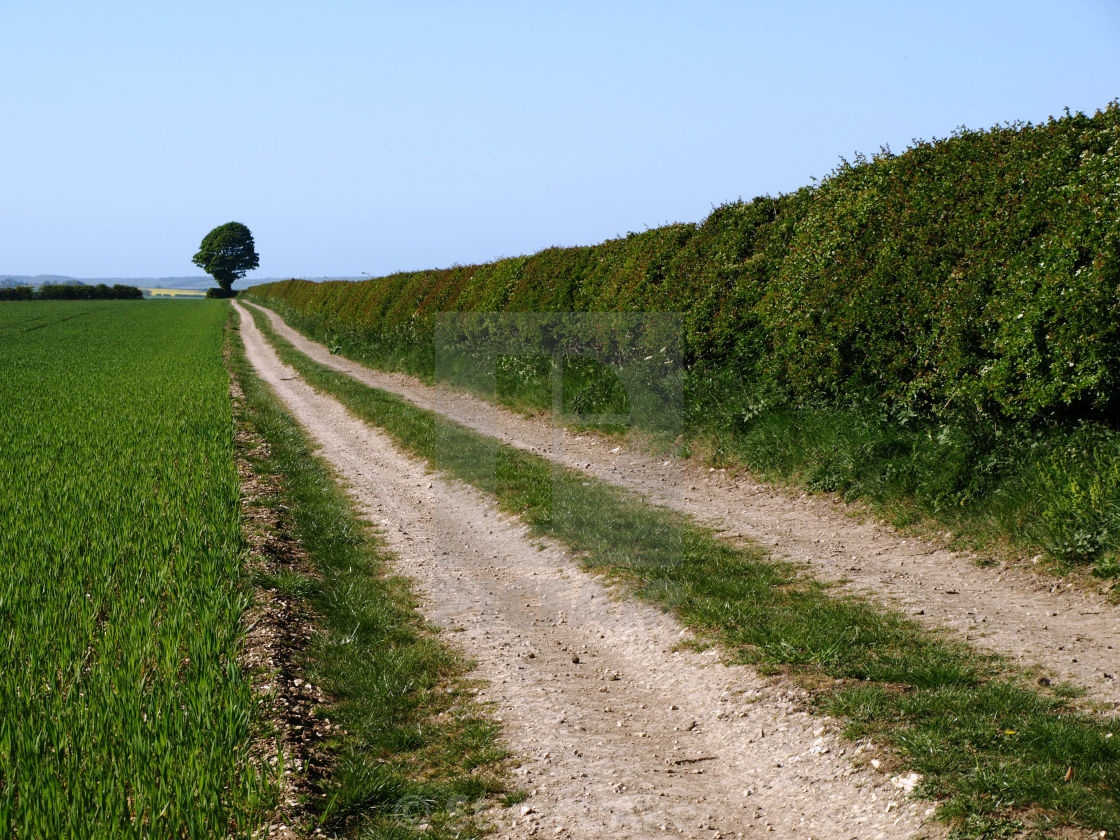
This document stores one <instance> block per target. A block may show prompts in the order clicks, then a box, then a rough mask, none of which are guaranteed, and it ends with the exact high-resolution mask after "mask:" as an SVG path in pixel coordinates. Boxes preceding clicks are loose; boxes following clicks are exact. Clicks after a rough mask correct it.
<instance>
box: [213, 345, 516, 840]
mask: <svg viewBox="0 0 1120 840" xmlns="http://www.w3.org/2000/svg"><path fill="white" fill-rule="evenodd" d="M233 342H234V351H235V352H234V353H233V359H232V363H233V368H234V372H235V374H236V376H237V378H238V380H239V381H240V382H241V385H242V388H243V390H244V392H245V399H246V405H247V407H248V409H249V415H250V420H251V422H252V424H253V426H254V427H255V428H256V430H257V431H258V432H259V433H260V435H261V436H262V437H263V438H264V439H265V441H267V443H268V446H269V449H270V456H269V458H268V460H267V462H258V463H257V464H255V465H254V466H255V468H256V469H258V470H262V471H266V472H269V473H271V474H274V475H277V476H278V477H279V478H280V482H279V484H280V486H281V487H282V493H281V495H282V498H280V499H275V500H274V503H275V504H280V503H283V504H284V505H286V506H287V507H288V509H289V511H288V512H289V515H290V516H291V519H292V521H293V522H294V525H295V530H296V536H297V537H298V539H299V541H300V544H301V546H302V548H303V549H304V551H306V552H307V555H308V558H309V560H310V561H311V563H312V565H313V566H314V568H315V569H316V571H317V574H316V575H315V576H310V575H302V574H299V573H296V572H284V573H281V574H278V575H276V576H275V577H274V578H273V579H270V580H263V581H261V583H262V585H266V586H269V587H272V588H276V589H277V590H279V591H281V592H284V593H285V594H287V595H288V596H289V597H291V598H294V599H303V600H305V601H306V602H307V603H309V604H310V606H311V607H312V609H313V610H314V611H315V612H316V613H317V614H318V615H320V616H321V617H322V624H321V627H320V629H321V633H319V634H318V635H317V637H316V639H315V640H314V642H313V643H312V646H311V649H310V650H309V651H308V652H307V655H306V663H305V665H306V669H307V676H308V678H309V679H310V680H313V681H314V682H315V683H316V684H318V685H320V686H321V687H322V688H323V689H325V690H326V692H327V693H328V695H329V696H330V697H331V698H332V701H331V702H330V703H328V705H327V707H326V713H327V714H328V716H329V717H330V719H331V720H332V722H334V723H335V724H336V725H337V726H338V727H339V729H338V730H337V732H338V733H340V734H338V735H337V737H336V739H335V740H334V741H333V743H331V745H330V746H331V750H332V753H333V756H334V771H333V773H332V774H331V776H330V777H329V778H327V779H325V780H320V781H319V782H318V786H319V788H320V789H319V794H320V801H319V802H313V803H311V808H310V810H311V811H312V812H313V813H314V814H316V819H317V821H318V822H319V824H320V825H323V826H325V827H327V828H329V829H330V830H332V831H337V832H341V833H342V834H344V835H345V836H361V837H383V838H395V839H398V838H399V840H404V839H405V838H411V837H419V836H423V837H425V838H444V837H447V838H450V837H456V838H462V837H476V836H480V835H481V834H483V833H484V832H483V822H484V821H483V820H480V819H479V818H478V813H477V812H478V811H479V810H480V809H481V808H483V807H486V806H487V805H491V804H493V803H494V800H495V799H496V798H497V797H498V796H500V795H502V794H503V793H506V789H505V787H504V785H503V783H502V777H501V772H502V762H503V760H504V755H505V754H504V751H503V750H502V749H501V747H500V746H499V744H498V742H497V726H496V724H494V723H493V722H491V721H489V720H487V718H486V717H485V715H484V714H483V710H482V709H481V708H480V707H479V706H478V705H477V703H476V702H475V701H474V700H473V699H472V698H473V691H472V686H471V684H470V682H469V681H467V679H466V678H465V674H466V671H467V665H466V663H464V662H463V661H462V660H461V659H460V658H459V657H458V656H457V655H456V654H455V653H454V652H452V651H451V650H450V649H449V648H447V647H446V646H444V645H443V644H441V643H440V641H439V640H438V639H437V638H436V636H435V633H434V631H433V628H431V627H429V626H427V625H425V624H424V622H423V621H422V619H421V618H420V617H419V615H418V613H417V612H416V609H415V608H416V600H415V598H414V596H413V594H412V592H411V590H410V588H409V584H408V582H407V581H406V580H404V579H403V578H401V577H397V576H394V575H391V574H389V573H388V572H387V569H386V564H387V560H388V559H389V555H388V554H387V553H386V551H385V549H384V548H383V546H382V544H381V543H380V542H379V540H378V539H377V538H376V537H375V536H373V535H372V534H371V533H370V531H369V529H368V527H367V526H366V525H364V524H363V523H362V522H361V521H360V520H359V519H358V518H357V516H356V514H355V512H354V510H353V509H352V508H351V506H350V503H349V501H348V500H347V498H346V496H345V494H344V493H343V492H342V491H341V490H340V489H339V487H338V485H337V484H336V483H335V481H334V479H333V477H332V476H331V473H330V471H329V469H328V468H327V467H326V466H325V465H324V464H323V463H322V462H321V461H320V460H319V459H317V458H315V457H314V456H313V455H312V445H311V443H310V442H309V441H308V439H307V437H306V436H305V435H304V433H303V431H302V430H301V429H300V428H299V426H298V425H297V424H296V422H295V421H294V420H293V419H292V417H291V416H290V415H289V414H288V413H287V412H286V411H285V410H284V409H283V407H282V406H281V405H280V403H279V401H278V400H277V399H276V398H275V396H273V395H272V393H271V392H270V391H269V390H268V389H267V387H265V385H264V384H263V383H262V382H261V380H260V379H259V378H258V377H257V376H256V375H255V374H254V373H253V371H252V368H251V366H250V365H249V363H248V361H247V360H246V358H245V355H244V348H243V346H242V344H241V341H240V337H239V336H237V335H236V334H234V338H233Z"/></svg>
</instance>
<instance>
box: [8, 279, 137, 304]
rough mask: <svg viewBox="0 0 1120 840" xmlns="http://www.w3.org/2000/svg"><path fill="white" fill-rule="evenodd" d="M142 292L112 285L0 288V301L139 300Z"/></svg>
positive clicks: (130, 287)
mask: <svg viewBox="0 0 1120 840" xmlns="http://www.w3.org/2000/svg"><path fill="white" fill-rule="evenodd" d="M143 297H144V292H143V291H142V290H141V289H138V288H136V287H135V286H122V285H119V284H114V285H112V286H106V285H105V284H104V283H99V284H97V285H96V286H78V285H70V284H65V285H63V284H58V285H50V286H8V287H4V288H0V300H140V299H141V298H143Z"/></svg>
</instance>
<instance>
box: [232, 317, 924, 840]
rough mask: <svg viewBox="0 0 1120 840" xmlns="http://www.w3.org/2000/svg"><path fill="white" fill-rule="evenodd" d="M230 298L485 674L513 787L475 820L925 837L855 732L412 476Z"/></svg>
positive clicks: (534, 825) (432, 615) (821, 838)
mask: <svg viewBox="0 0 1120 840" xmlns="http://www.w3.org/2000/svg"><path fill="white" fill-rule="evenodd" d="M235 306H236V304H235ZM241 312H242V327H241V329H242V337H243V340H244V343H245V348H246V354H247V356H248V358H249V361H250V362H251V363H252V365H253V366H254V368H256V370H257V371H258V372H259V373H260V375H261V376H262V378H263V379H264V380H265V381H266V382H268V383H269V385H270V386H271V387H272V388H273V390H274V391H275V392H276V393H277V395H278V396H279V397H280V399H281V400H282V401H283V402H284V403H285V405H286V406H287V407H288V409H289V411H291V412H292V414H293V415H294V416H295V417H296V419H297V420H298V421H299V422H300V423H301V424H302V425H303V426H304V427H305V428H306V429H307V430H308V433H309V434H310V435H311V437H312V438H313V439H314V440H315V441H316V442H317V444H318V445H319V446H320V450H319V454H320V455H321V456H322V457H323V458H325V459H326V460H327V461H328V462H329V463H330V464H331V465H332V466H333V468H334V469H335V470H336V471H337V472H338V474H339V476H340V477H341V479H342V480H343V482H344V483H345V484H346V485H348V488H349V491H350V493H351V495H352V497H353V498H354V500H355V503H356V504H357V505H358V507H359V508H360V509H361V510H362V511H364V513H365V514H366V515H367V516H368V517H369V518H370V520H371V521H372V522H373V523H374V524H375V525H376V526H378V527H379V528H380V529H381V530H382V531H383V533H384V538H385V540H386V542H387V543H388V545H389V547H390V548H391V549H392V551H393V552H394V553H395V554H396V555H397V557H398V558H399V560H398V562H399V569H398V570H399V571H400V572H401V573H403V574H406V575H408V576H410V577H411V578H412V579H413V580H414V581H415V582H416V585H417V587H418V591H419V592H420V594H421V596H422V601H423V606H422V609H423V611H424V613H425V616H426V617H427V618H428V619H429V620H431V621H432V622H434V623H435V624H437V625H438V626H440V627H441V628H443V630H444V631H445V634H446V636H447V638H448V639H449V640H450V641H451V643H452V644H454V645H456V646H458V647H459V648H460V649H461V650H463V651H464V653H465V654H466V655H467V656H469V657H471V658H472V659H473V660H474V661H475V662H476V669H477V674H478V676H479V677H481V678H482V679H484V680H485V685H486V687H485V688H484V689H482V690H481V692H480V698H481V699H482V700H484V701H488V702H489V703H491V704H492V708H493V713H494V714H495V715H496V716H497V717H498V719H499V720H501V722H502V724H503V737H504V739H505V741H506V743H507V744H508V746H509V748H510V750H511V751H512V753H513V754H514V756H515V761H514V763H515V765H516V768H515V770H514V772H515V774H516V777H517V778H519V780H520V781H519V784H520V785H521V786H522V787H523V788H524V789H525V790H526V791H527V793H528V796H527V798H526V799H525V800H524V801H523V802H521V803H519V804H517V805H515V806H513V807H512V808H509V809H501V810H497V811H495V812H493V813H492V814H491V817H492V819H493V821H494V822H495V823H496V825H497V829H498V831H497V836H499V837H503V838H525V837H532V836H537V835H540V836H551V837H560V838H605V837H610V838H646V837H666V836H671V837H689V838H692V837H696V838H700V837H703V838H717V837H757V836H777V837H782V838H807V837H808V838H818V840H826V839H827V840H848V839H849V838H853V837H858V838H902V837H912V836H915V835H916V834H918V833H919V832H920V833H921V834H923V835H924V836H931V835H938V834H940V831H939V829H938V828H936V827H931V826H929V825H928V824H927V825H924V824H923V823H924V821H925V819H926V818H928V817H929V816H930V815H931V814H932V810H933V809H932V804H931V803H929V802H926V801H922V800H919V799H916V798H913V797H910V796H907V795H906V794H905V792H904V790H905V788H906V787H907V783H908V782H909V783H910V784H912V782H913V780H912V779H910V780H908V779H905V778H903V777H900V776H892V775H890V774H889V773H888V772H880V770H879V769H876V766H878V768H881V769H882V770H884V771H885V769H886V767H887V766H888V765H887V764H886V763H881V762H880V761H878V760H875V761H874V764H873V763H872V759H877V756H876V753H875V749H874V747H873V746H871V745H869V744H865V743H852V742H845V741H842V740H841V739H840V738H839V737H838V734H837V733H838V724H837V723H836V722H835V721H833V720H831V719H828V718H824V717H820V716H810V715H809V714H808V713H807V712H805V711H804V710H803V708H804V702H803V701H804V698H803V697H801V696H800V695H798V694H797V693H795V692H793V691H791V690H790V689H789V688H788V687H783V686H780V685H777V684H775V683H773V682H770V681H767V680H765V679H763V678H762V677H760V676H759V675H758V674H757V673H756V672H754V671H753V670H751V669H749V668H746V667H743V666H738V665H726V664H724V663H723V661H721V656H720V652H719V650H718V649H710V650H708V651H706V652H704V653H699V652H697V651H695V650H692V649H690V648H688V647H686V646H683V644H682V643H685V642H687V641H689V640H690V638H691V636H690V634H689V632H688V631H686V630H684V629H682V627H681V626H680V625H679V624H678V623H677V622H676V621H675V620H674V619H673V618H672V617H671V616H668V615H666V614H664V613H662V612H660V611H658V610H656V609H654V608H652V607H650V606H648V605H646V604H642V603H639V602H637V601H634V600H631V599H619V598H618V597H617V592H616V591H615V590H613V589H612V588H611V587H609V586H607V585H605V584H604V583H602V582H601V581H599V580H598V579H596V578H595V577H593V576H591V575H589V574H587V573H586V572H584V571H583V570H582V569H581V568H580V566H579V564H578V562H577V561H576V560H575V559H574V558H573V557H572V556H571V555H570V554H569V552H568V551H567V550H566V549H565V548H564V547H563V546H561V545H559V544H557V543H554V542H552V541H549V540H542V539H540V538H537V537H533V536H532V535H531V534H529V533H528V531H527V529H526V527H525V526H524V524H523V523H521V522H520V521H519V520H517V519H515V518H512V517H509V516H508V515H505V514H503V513H501V512H500V511H498V509H497V507H496V505H495V504H494V503H493V502H492V501H491V500H490V499H489V498H487V497H485V496H483V495H482V494H480V493H478V492H477V491H475V490H474V489H473V488H470V487H467V486H465V485H463V484H461V483H458V482H455V481H451V480H447V479H444V478H442V477H440V476H438V475H435V474H432V473H430V472H429V471H428V469H427V467H426V466H425V465H424V464H423V463H422V462H421V461H420V460H419V459H416V458H413V457H410V456H408V455H406V454H404V453H402V452H401V451H399V450H398V449H396V448H395V447H394V445H393V444H392V442H391V441H390V440H389V438H388V437H387V436H386V435H385V434H384V433H383V432H381V431H380V430H377V429H374V428H370V427H368V426H366V425H365V424H364V423H363V422H361V421H360V420H358V419H357V418H355V417H354V416H353V415H351V414H350V413H349V412H348V411H347V410H346V409H345V408H343V407H342V406H341V405H340V404H339V403H338V402H337V401H335V400H334V399H332V398H330V397H328V396H325V395H322V394H318V393H316V392H315V391H314V390H313V389H311V388H310V387H309V386H308V385H307V384H306V383H304V382H303V381H302V380H301V379H300V378H299V377H298V375H297V374H296V372H295V371H294V370H292V369H291V368H288V367H286V366H285V365H283V364H282V363H281V362H280V361H279V359H278V358H277V356H276V354H275V353H274V352H273V350H272V349H271V347H269V346H268V344H267V342H265V341H264V339H263V337H262V336H261V334H260V333H259V331H258V330H257V329H256V328H255V326H254V325H253V323H252V320H251V318H249V317H248V314H247V313H245V312H244V310H241ZM323 352H324V354H325V353H326V351H323ZM327 358H329V359H331V361H332V362H336V363H337V362H339V361H341V360H337V359H334V357H329V354H328V355H327ZM395 379H400V381H402V382H404V381H406V380H403V378H395ZM379 387H384V385H379ZM420 387H421V388H422V387H423V386H420ZM392 390H399V389H398V388H392ZM429 390H430V389H429ZM418 393H421V392H418ZM422 393H428V392H422ZM439 396H440V400H441V401H444V402H446V401H451V402H453V403H458V402H464V403H465V404H467V405H473V403H471V402H470V401H469V400H462V399H461V398H459V397H454V396H451V395H446V394H443V395H439ZM444 407H446V406H444ZM518 419H520V418H518ZM548 431H549V432H551V430H548ZM584 463H585V464H586V463H589V462H588V461H586V460H585V462H584ZM606 475H610V473H609V472H608V473H606Z"/></svg>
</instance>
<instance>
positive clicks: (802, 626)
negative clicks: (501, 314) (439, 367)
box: [253, 310, 1120, 838]
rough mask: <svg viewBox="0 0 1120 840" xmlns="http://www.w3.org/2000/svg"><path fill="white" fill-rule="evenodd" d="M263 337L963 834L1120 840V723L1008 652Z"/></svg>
mask: <svg viewBox="0 0 1120 840" xmlns="http://www.w3.org/2000/svg"><path fill="white" fill-rule="evenodd" d="M253 317H254V319H255V322H256V324H257V326H258V327H259V328H260V329H261V330H262V331H263V332H264V333H265V335H266V336H267V337H268V339H269V340H270V341H271V342H272V343H273V345H274V346H275V347H276V348H277V350H278V351H279V353H280V355H281V357H282V358H283V360H284V361H285V362H286V363H287V364H289V365H291V366H293V367H295V368H296V369H297V370H298V371H299V372H300V374H301V375H302V376H303V377H304V378H305V379H306V380H307V381H308V382H309V383H310V384H312V385H313V386H314V387H316V388H318V389H320V390H323V391H326V392H327V393H330V394H332V395H333V396H335V397H336V398H337V399H339V400H340V401H341V402H342V403H343V404H344V405H346V406H347V407H348V408H349V409H350V410H351V411H353V412H354V413H355V414H357V415H358V416H360V417H362V418H364V419H365V420H367V421H369V422H371V423H373V424H375V425H377V426H380V427H382V428H384V429H385V430H386V431H387V432H388V433H389V434H390V435H391V436H392V437H393V438H394V439H395V440H396V441H397V442H398V443H400V444H401V445H402V446H404V447H406V448H407V449H409V450H411V451H413V452H415V453H417V454H418V455H420V456H422V457H424V458H426V459H427V460H428V461H429V463H431V465H432V466H433V467H435V468H437V469H439V470H441V471H442V472H444V473H446V474H448V475H451V476H454V477H456V478H458V479H461V480H463V481H466V482H467V483H470V484H472V485H474V486H475V487H478V488H479V489H481V490H484V491H486V492H489V493H492V494H494V496H495V497H496V498H497V500H498V503H499V504H500V505H501V507H502V508H504V509H505V510H507V511H510V512H512V513H515V514H517V515H519V516H521V517H522V518H523V519H524V520H525V521H526V522H527V523H529V524H530V525H531V526H532V528H533V529H534V530H535V531H536V532H537V533H539V534H542V535H546V536H549V537H552V538H555V539H559V540H561V541H563V542H564V543H566V544H567V545H569V546H571V547H572V549H573V550H575V551H576V552H578V553H579V554H580V556H581V557H582V558H583V562H584V564H585V565H586V566H587V567H588V568H589V569H592V570H595V571H597V572H600V573H603V574H605V575H607V576H608V577H610V578H612V579H614V580H616V581H619V582H621V583H623V584H625V585H626V586H628V587H629V588H630V589H631V590H632V591H634V592H635V593H637V594H638V595H640V596H641V597H643V598H646V599H649V600H651V601H653V602H655V603H658V604H661V605H662V606H663V607H664V608H666V609H671V610H672V611H673V612H674V613H675V614H677V615H678V616H679V617H680V619H681V620H682V621H683V622H685V623H686V624H688V625H689V626H691V627H693V628H695V629H697V630H699V631H701V632H702V633H705V634H707V635H708V636H710V637H712V638H715V639H718V640H720V641H721V642H723V643H724V644H725V645H726V646H727V647H728V648H729V649H730V650H731V651H733V653H734V655H735V656H736V657H738V658H739V659H740V660H741V661H744V662H748V663H752V664H755V665H757V666H761V667H763V668H766V669H771V670H773V671H774V672H776V673H781V674H782V675H784V676H785V677H786V678H789V679H793V680H796V681H798V682H799V683H801V684H802V685H805V686H808V687H809V688H811V689H812V691H813V696H814V701H813V703H814V706H815V708H817V709H819V710H820V711H823V712H827V713H831V714H835V715H839V716H840V717H842V718H843V719H845V720H846V721H847V722H848V732H849V734H850V735H852V736H860V737H863V736H870V737H874V738H876V739H878V740H879V741H881V742H883V743H885V744H887V745H889V746H890V747H891V748H892V749H893V752H894V754H895V755H896V756H897V758H898V762H899V764H900V765H901V766H905V767H906V768H908V769H910V770H914V771H917V772H919V773H921V774H922V775H923V777H924V780H923V782H922V785H921V789H920V792H921V793H922V794H923V795H925V796H927V797H931V798H933V799H935V800H937V801H939V803H940V807H939V815H940V816H941V817H942V818H943V819H945V820H948V821H950V822H951V823H952V824H953V826H954V832H955V833H956V834H957V835H958V836H960V837H977V838H979V837H996V836H1006V835H1007V832H1014V831H1019V830H1030V831H1034V832H1040V833H1044V832H1047V831H1050V830H1052V829H1053V830H1056V829H1058V828H1060V827H1062V826H1074V827H1080V828H1085V829H1090V830H1094V831H1107V832H1108V833H1109V836H1116V835H1117V834H1118V833H1120V739H1117V738H1114V737H1113V735H1114V733H1115V732H1116V730H1117V729H1118V728H1120V724H1118V723H1117V721H1115V720H1103V719H1099V718H1095V717H1092V716H1089V715H1086V714H1083V713H1079V712H1078V711H1076V710H1075V709H1074V708H1072V707H1071V706H1070V705H1069V704H1068V702H1067V700H1066V699H1064V698H1063V697H1061V696H1059V694H1058V693H1057V692H1045V691H1041V690H1036V689H1035V688H1034V687H1033V686H1031V685H1030V684H1029V683H1028V681H1027V680H1026V679H1025V678H1023V677H1021V676H1017V675H1015V674H1013V673H1010V672H1009V671H1008V669H1007V668H1006V667H1005V665H1004V664H1003V663H1001V662H1000V661H999V660H998V659H997V658H995V657H992V656H988V655H985V654H981V653H979V652H977V651H975V650H972V649H970V648H968V647H967V646H965V645H962V644H957V643H954V642H952V641H949V640H946V639H944V638H942V637H939V636H938V635H936V634H932V633H930V632H928V631H924V630H922V629H921V628H920V627H918V626H917V625H916V624H915V623H913V622H911V621H909V620H908V619H906V618H904V617H902V616H900V615H898V614H895V613H892V612H889V611H885V610H883V609H880V608H878V607H876V606H873V605H871V604H868V603H866V602H863V601H860V600H858V599H855V598H852V597H846V596H838V595H834V594H831V593H829V592H828V591H827V589H826V587H824V586H823V585H821V584H819V583H816V582H814V581H811V580H808V579H806V578H804V577H802V576H800V575H799V574H798V573H797V571H796V570H795V569H794V568H792V567H791V566H789V565H785V564H782V563H778V562H775V561H772V560H769V559H767V558H766V557H765V556H764V555H763V553H762V552H761V551H747V550H740V549H736V548H733V547H731V546H729V545H727V544H726V543H723V542H721V541H720V540H719V539H718V538H716V537H715V536H714V535H713V534H712V533H711V532H710V531H708V530H706V529H704V528H700V527H698V526H696V525H695V524H693V523H692V522H691V520H689V519H688V518H687V517H685V516H683V515H681V514H677V513H675V512H672V511H667V510H663V509H658V508H654V507H652V506H650V505H649V504H648V503H646V502H644V501H643V500H642V499H640V498H638V497H636V496H634V495H633V494H629V493H626V492H625V491H622V490H619V489H616V488H613V487H610V486H608V485H605V484H602V483H600V482H597V481H594V480H591V479H589V478H588V477H587V476H585V475H582V474H579V473H575V472H572V471H568V470H564V469H562V468H558V467H556V466H555V465H553V464H552V463H550V462H548V461H546V460H545V459H543V458H541V457H539V456H535V455H532V454H529V453H525V452H520V451H518V450H515V449H512V448H511V447H507V446H504V445H501V444H499V443H498V442H497V441H495V440H493V439H490V438H486V437H484V436H482V435H479V434H477V433H474V432H471V431H469V430H466V429H464V428H463V427H461V426H458V425H457V424H455V423H452V422H451V421H448V420H444V419H442V418H440V417H438V416H436V415H434V414H432V413H431V412H427V411H424V410H422V409H419V408H416V407H414V406H412V405H410V404H408V403H406V402H404V401H403V400H401V399H399V398H397V397H395V396H393V395H391V394H388V393H386V392H383V391H379V390H376V389H373V388H369V387H368V386H365V385H363V384H361V383H359V382H357V381H355V380H353V379H351V378H350V377H348V376H346V375H345V374H341V373H338V372H336V371H332V370H330V369H328V368H325V367H322V366H321V365H318V364H316V363H315V362H313V361H311V360H310V359H308V358H307V357H306V356H304V355H303V354H301V353H299V352H298V351H296V350H295V349H294V348H293V347H292V346H291V344H289V343H288V342H287V341H285V340H284V339H282V338H281V337H279V336H277V335H276V334H275V332H273V331H272V329H271V327H270V325H269V324H268V322H267V319H266V317H265V316H264V314H263V313H261V312H259V311H257V310H254V311H253Z"/></svg>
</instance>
